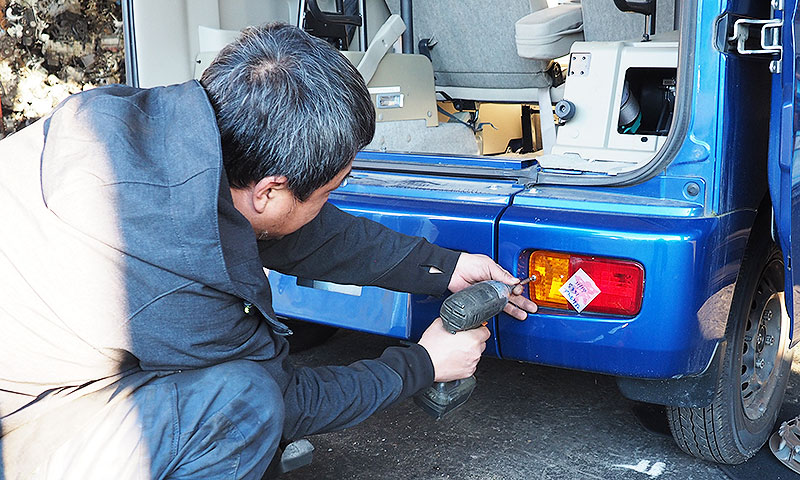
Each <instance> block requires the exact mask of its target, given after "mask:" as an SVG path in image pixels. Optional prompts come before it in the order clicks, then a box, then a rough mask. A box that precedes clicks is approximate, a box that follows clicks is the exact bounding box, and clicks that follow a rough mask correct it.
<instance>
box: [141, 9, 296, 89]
mask: <svg viewBox="0 0 800 480" xmlns="http://www.w3.org/2000/svg"><path fill="white" fill-rule="evenodd" d="M297 4H298V2H297V0H271V1H264V0H133V1H132V10H133V19H134V21H133V23H134V24H133V30H134V38H135V39H136V45H135V47H136V59H137V65H138V74H139V86H140V87H154V86H157V85H169V84H173V83H180V82H185V81H186V80H189V79H191V78H193V77H194V73H195V58H196V57H197V54H198V53H200V45H199V44H200V41H199V34H198V27H199V26H201V25H203V26H206V27H210V28H214V29H223V30H237V31H238V30H241V29H242V28H244V27H246V26H249V25H257V24H259V23H264V22H268V21H282V22H291V21H292V19H293V18H294V19H295V21H296V18H297V12H296V9H297V8H298V7H297Z"/></svg>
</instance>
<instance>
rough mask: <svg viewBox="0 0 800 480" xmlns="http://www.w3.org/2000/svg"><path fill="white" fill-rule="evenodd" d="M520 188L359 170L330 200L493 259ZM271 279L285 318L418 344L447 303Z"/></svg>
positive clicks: (506, 183) (278, 307) (278, 308)
mask: <svg viewBox="0 0 800 480" xmlns="http://www.w3.org/2000/svg"><path fill="white" fill-rule="evenodd" d="M521 189H522V187H520V186H519V185H515V184H514V183H513V182H509V181H487V180H473V179H447V178H442V177H433V176H426V177H420V176H413V175H402V174H392V173H370V172H363V171H354V172H353V173H352V174H351V177H350V179H349V180H348V183H347V185H346V186H344V187H341V188H340V189H339V190H337V191H336V192H335V193H334V194H333V195H331V201H332V202H333V203H334V204H336V205H337V206H339V207H340V208H342V209H343V210H345V211H348V212H350V213H352V214H354V215H363V216H366V217H368V218H371V219H372V220H375V221H377V222H379V223H382V224H383V225H386V226H387V227H390V228H392V229H394V230H397V231H399V232H402V233H405V234H408V235H417V236H421V237H425V238H426V239H428V240H429V241H431V242H433V243H436V244H437V245H441V246H444V247H448V248H452V249H455V250H463V251H469V252H472V253H483V254H485V255H488V256H490V257H494V256H495V250H496V245H495V239H496V236H495V222H496V220H497V219H498V218H499V216H500V215H501V213H502V212H503V210H504V209H505V208H506V207H507V205H508V203H509V199H510V198H511V196H512V195H513V194H514V193H516V192H518V191H520V190H521ZM504 266H505V267H506V268H509V269H510V268H512V267H513V266H512V265H504ZM270 278H271V281H273V287H274V289H275V290H276V294H275V301H274V306H275V310H276V312H277V313H278V314H279V315H284V316H287V317H296V318H304V319H309V320H313V321H316V322H322V323H327V324H333V325H337V326H340V327H346V328H351V329H356V330H362V331H368V332H374V333H380V334H384V335H390V336H395V337H406V338H412V339H416V338H418V337H419V336H420V335H421V334H422V332H423V331H424V330H425V328H427V327H428V325H430V323H431V322H432V321H433V320H434V319H435V318H436V317H437V316H438V314H439V306H440V305H441V301H442V300H443V298H434V297H428V296H424V295H405V294H394V293H391V292H385V291H382V290H380V289H376V288H374V287H365V288H363V289H362V290H361V295H360V296H357V295H353V293H355V292H354V291H351V292H349V293H348V292H331V291H322V290H319V289H311V288H308V287H303V286H299V285H297V281H296V280H294V279H285V278H283V277H281V278H276V279H273V275H272V274H271V275H270ZM301 283H303V282H302V281H301ZM404 295H405V296H404ZM334 302H335V303H334ZM332 305H335V306H334V307H332ZM334 310H335V311H334ZM490 328H493V324H490ZM486 352H487V354H489V355H497V346H496V343H495V342H494V340H490V341H489V344H488V346H487V351H486Z"/></svg>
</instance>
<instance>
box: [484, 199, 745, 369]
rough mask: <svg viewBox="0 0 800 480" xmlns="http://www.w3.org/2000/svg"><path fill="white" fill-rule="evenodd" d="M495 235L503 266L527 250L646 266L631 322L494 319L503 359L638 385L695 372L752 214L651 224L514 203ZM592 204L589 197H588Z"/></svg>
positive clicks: (728, 291)
mask: <svg viewBox="0 0 800 480" xmlns="http://www.w3.org/2000/svg"><path fill="white" fill-rule="evenodd" d="M519 198H520V196H518V197H517V198H515V205H514V206H512V207H509V209H508V210H507V211H506V212H505V213H504V214H503V218H502V220H501V221H500V226H499V229H498V235H499V238H500V242H499V251H498V258H499V260H500V262H501V263H503V264H508V263H510V262H514V261H516V262H518V266H517V271H516V272H515V273H517V274H518V275H524V274H526V273H527V271H526V268H527V267H526V265H525V261H526V258H525V257H522V258H521V257H520V256H521V255H522V254H523V252H524V251H525V250H528V249H543V250H555V251H563V252H570V253H578V254H584V255H597V256H606V257H615V258H623V259H632V260H636V261H638V262H640V263H641V264H642V265H643V266H644V268H645V286H644V299H643V305H642V310H641V312H640V313H639V314H638V315H636V316H635V317H617V316H609V315H598V314H590V313H582V314H578V313H577V312H575V311H572V310H570V311H566V310H556V309H544V308H543V309H541V310H540V312H538V313H536V314H534V315H531V316H529V317H528V319H527V320H526V321H524V322H519V321H517V320H514V319H512V318H510V317H508V316H506V315H501V316H500V318H499V320H498V338H499V343H500V352H501V355H502V357H503V358H509V359H519V360H525V361H531V362H535V363H542V364H546V365H554V366H560V367H567V368H573V369H579V370H589V371H595V372H602V373H608V374H612V375H620V376H630V377H640V378H670V377H673V376H684V375H691V374H696V373H699V372H701V371H702V370H703V369H704V368H705V367H706V365H707V364H708V362H709V361H710V359H711V356H712V353H713V351H714V348H715V346H716V345H717V343H718V340H719V339H721V338H722V337H723V335H724V331H725V323H726V319H727V314H728V311H729V309H730V299H731V296H732V292H733V288H734V286H735V279H736V271H737V268H736V265H735V260H736V259H737V258H740V257H741V254H742V253H743V251H744V248H745V244H746V236H742V235H738V232H740V231H742V230H745V231H746V229H747V228H746V227H747V226H748V225H749V224H751V222H752V212H744V211H743V212H737V213H734V214H731V215H727V216H724V217H684V218H679V217H672V218H671V217H666V216H653V217H649V218H648V217H647V216H642V215H638V214H635V213H632V214H622V213H611V212H606V213H600V212H597V211H592V210H594V209H592V208H591V205H588V206H587V209H586V211H575V210H573V211H570V210H567V209H564V208H553V207H555V206H554V205H551V206H550V208H547V207H545V208H541V207H537V206H534V205H522V204H521V203H524V202H517V199H519ZM585 202H586V203H587V204H592V203H593V201H592V200H591V199H590V198H587V199H586V200H585Z"/></svg>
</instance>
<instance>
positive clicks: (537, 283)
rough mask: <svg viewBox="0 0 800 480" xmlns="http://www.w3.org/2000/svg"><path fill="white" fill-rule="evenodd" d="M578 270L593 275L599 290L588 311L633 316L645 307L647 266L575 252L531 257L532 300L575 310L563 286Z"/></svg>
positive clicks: (537, 254)
mask: <svg viewBox="0 0 800 480" xmlns="http://www.w3.org/2000/svg"><path fill="white" fill-rule="evenodd" d="M579 270H583V272H584V273H585V274H586V275H587V276H588V277H589V278H591V279H592V280H593V281H594V283H595V285H597V288H598V289H599V290H600V293H599V294H598V295H597V296H596V297H594V298H593V299H592V300H591V301H590V302H589V303H588V305H586V307H585V309H584V310H585V311H587V312H596V313H608V314H612V315H627V316H633V315H636V314H637V313H639V311H640V310H641V309H642V296H643V293H644V267H642V265H641V264H640V263H638V262H634V261H632V260H619V259H613V258H603V257H593V256H585V255H572V254H569V253H560V252H548V251H542V250H537V251H534V252H532V253H531V254H530V258H529V260H528V272H529V275H536V279H535V280H533V281H531V283H530V284H529V290H528V291H529V295H530V298H531V300H533V301H534V302H536V303H537V304H538V305H540V306H543V307H551V308H560V309H574V307H573V306H572V305H571V304H570V302H568V301H567V299H566V297H565V296H564V295H562V293H561V289H562V287H563V286H564V285H565V284H566V283H567V282H568V281H569V280H570V278H571V277H572V276H573V275H575V274H576V272H578V271H579Z"/></svg>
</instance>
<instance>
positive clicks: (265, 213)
mask: <svg viewBox="0 0 800 480" xmlns="http://www.w3.org/2000/svg"><path fill="white" fill-rule="evenodd" d="M351 168H352V164H350V165H348V166H347V167H345V168H344V169H343V170H342V171H341V172H339V174H338V175H336V176H335V177H334V178H333V180H331V181H330V182H328V183H326V184H325V185H323V186H322V187H320V188H318V189H316V190H314V192H313V193H312V194H311V196H309V197H308V198H307V199H306V200H305V201H303V202H301V201H299V200H298V199H297V198H296V197H295V196H294V194H293V193H292V192H291V190H289V188H288V187H287V186H286V177H268V178H266V179H263V180H261V181H260V182H258V183H257V184H256V185H253V186H250V187H248V188H244V189H231V194H232V196H233V203H234V205H235V206H236V208H237V210H239V212H241V213H242V214H243V215H244V216H245V217H246V218H247V219H248V220H249V221H250V224H251V225H252V226H253V230H254V231H255V232H256V235H257V236H258V238H259V239H260V240H263V239H276V238H281V237H284V236H286V235H289V234H290V233H293V232H296V231H297V230H299V229H300V228H301V227H302V226H304V225H305V224H307V223H308V222H310V221H311V220H313V219H314V218H315V217H316V216H317V215H318V214H319V212H320V210H322V206H323V205H325V202H327V201H328V196H329V195H330V193H331V192H332V191H334V190H336V189H337V188H338V187H339V185H341V184H342V182H343V181H344V179H345V178H346V177H347V176H348V175H349V174H350V170H351Z"/></svg>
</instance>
